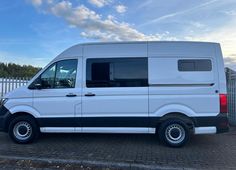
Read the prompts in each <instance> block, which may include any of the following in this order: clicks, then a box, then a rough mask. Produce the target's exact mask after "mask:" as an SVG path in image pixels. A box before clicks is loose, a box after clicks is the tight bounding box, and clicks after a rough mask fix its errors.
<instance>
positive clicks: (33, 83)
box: [28, 58, 79, 90]
mask: <svg viewBox="0 0 236 170" xmlns="http://www.w3.org/2000/svg"><path fill="white" fill-rule="evenodd" d="M68 60H76V76H75V85H74V87H70V88H68V87H67V88H66V87H63V88H54V87H55V79H56V73H57V65H58V64H57V63H58V62H62V61H68ZM78 61H79V59H78V58H70V59H62V60H57V61H55V62H53V63H51V64H50V65H49V66H48V67H47V68H46V69H44V70H43V72H42V73H40V75H39V76H38V77H37V78H35V79H34V81H33V82H32V83H31V84H30V85H29V86H28V88H29V89H38V88H36V87H35V84H37V83H36V81H38V80H39V79H40V80H41V76H42V74H44V73H45V72H46V71H47V70H48V69H49V68H50V67H52V66H53V65H55V73H54V80H53V88H43V87H42V88H40V89H44V90H46V89H55V90H56V89H58V90H59V89H73V88H76V82H77V74H78V65H79V64H78Z"/></svg>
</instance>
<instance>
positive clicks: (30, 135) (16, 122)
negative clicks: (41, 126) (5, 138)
mask: <svg viewBox="0 0 236 170" xmlns="http://www.w3.org/2000/svg"><path fill="white" fill-rule="evenodd" d="M8 133H9V136H10V137H11V139H12V140H13V141H14V142H16V143H19V144H26V143H31V142H33V141H34V140H35V139H36V138H37V137H38V135H39V130H38V126H37V124H36V121H35V120H34V118H32V117H31V116H19V117H16V118H14V119H13V120H12V121H11V122H10V125H9V132H8Z"/></svg>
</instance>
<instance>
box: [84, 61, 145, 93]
mask: <svg viewBox="0 0 236 170" xmlns="http://www.w3.org/2000/svg"><path fill="white" fill-rule="evenodd" d="M96 59H97V60H102V59H104V60H106V59H111V60H112V59H124V60H125V59H145V60H146V64H147V65H146V67H147V70H146V71H147V83H146V85H145V86H126V87H125V86H124V87H122V86H121V87H116V86H111V87H105V86H104V87H89V86H88V85H87V69H88V67H87V66H88V60H96ZM148 67H149V66H148V57H101V58H100V57H99V58H86V60H85V87H86V88H88V89H91V88H96V89H102V88H143V87H149V77H148V75H149V72H148ZM91 71H92V69H91ZM91 74H92V73H91Z"/></svg>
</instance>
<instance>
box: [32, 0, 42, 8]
mask: <svg viewBox="0 0 236 170" xmlns="http://www.w3.org/2000/svg"><path fill="white" fill-rule="evenodd" d="M31 3H32V4H33V5H34V6H36V7H37V6H40V5H42V0H31Z"/></svg>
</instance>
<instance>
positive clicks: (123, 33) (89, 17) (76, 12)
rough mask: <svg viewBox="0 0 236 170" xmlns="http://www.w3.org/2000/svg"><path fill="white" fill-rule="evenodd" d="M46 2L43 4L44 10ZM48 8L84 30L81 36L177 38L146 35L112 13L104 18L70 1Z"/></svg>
mask: <svg viewBox="0 0 236 170" xmlns="http://www.w3.org/2000/svg"><path fill="white" fill-rule="evenodd" d="M44 5H45V4H43V5H42V7H43V10H45V7H44ZM47 5H48V6H47V8H46V10H48V12H50V13H52V14H53V15H55V16H57V17H61V18H63V19H64V20H65V21H66V22H67V23H68V24H69V25H71V26H74V27H77V28H79V29H80V30H82V33H81V36H83V37H86V38H90V39H97V40H101V41H129V40H163V39H165V40H175V39H176V38H175V37H171V36H170V35H169V33H168V32H166V33H163V34H153V35H145V34H144V33H142V32H139V31H138V30H136V29H134V28H133V27H132V26H131V25H130V24H129V23H126V22H119V21H117V20H116V19H115V18H114V17H113V16H112V15H109V16H108V17H107V18H103V17H102V16H101V15H98V14H97V13H96V12H95V11H92V10H90V9H89V8H87V7H85V6H84V5H79V6H76V7H74V6H73V4H72V3H71V2H69V1H60V2H58V3H52V4H47Z"/></svg>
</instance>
